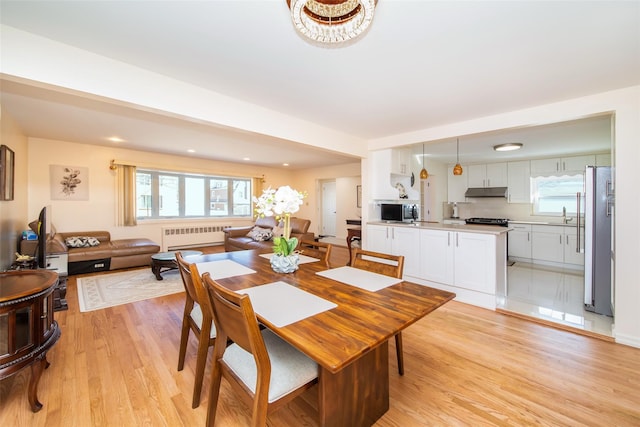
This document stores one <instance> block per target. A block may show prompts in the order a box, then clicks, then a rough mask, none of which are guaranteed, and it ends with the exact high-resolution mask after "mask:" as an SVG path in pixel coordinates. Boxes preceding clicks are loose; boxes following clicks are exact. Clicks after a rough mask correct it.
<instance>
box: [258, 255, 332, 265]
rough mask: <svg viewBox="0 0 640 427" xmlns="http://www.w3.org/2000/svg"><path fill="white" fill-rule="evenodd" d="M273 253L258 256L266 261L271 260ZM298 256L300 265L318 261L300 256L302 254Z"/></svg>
mask: <svg viewBox="0 0 640 427" xmlns="http://www.w3.org/2000/svg"><path fill="white" fill-rule="evenodd" d="M274 255H275V254H274V253H270V254H260V256H261V257H262V258H267V259H271V257H272V256H274ZM298 256H299V257H300V264H305V263H307V262H316V261H320V260H319V259H318V258H312V257H310V256H306V255H302V254H298Z"/></svg>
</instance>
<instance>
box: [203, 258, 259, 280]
mask: <svg viewBox="0 0 640 427" xmlns="http://www.w3.org/2000/svg"><path fill="white" fill-rule="evenodd" d="M196 265H197V266H198V272H199V273H200V274H204V273H207V272H208V273H210V274H211V278H212V279H213V280H218V279H224V278H225V277H233V276H242V275H243V274H251V273H255V272H256V271H255V270H252V269H250V268H249V267H245V266H244V265H242V264H240V263H237V262H235V261H232V260H230V259H221V260H218V261H207V262H198V263H196Z"/></svg>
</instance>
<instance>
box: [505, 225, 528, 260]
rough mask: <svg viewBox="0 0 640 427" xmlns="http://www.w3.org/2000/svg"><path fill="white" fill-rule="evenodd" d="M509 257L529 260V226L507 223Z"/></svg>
mask: <svg viewBox="0 0 640 427" xmlns="http://www.w3.org/2000/svg"><path fill="white" fill-rule="evenodd" d="M509 228H511V229H512V230H510V231H509V234H508V235H507V239H508V241H509V256H510V257H517V258H526V259H531V224H511V223H509Z"/></svg>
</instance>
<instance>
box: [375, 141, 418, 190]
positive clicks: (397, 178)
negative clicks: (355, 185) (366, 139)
mask: <svg viewBox="0 0 640 427" xmlns="http://www.w3.org/2000/svg"><path fill="white" fill-rule="evenodd" d="M410 161H411V151H410V150H407V149H386V150H378V151H374V152H372V153H371V174H370V183H371V198H372V199H373V200H397V199H399V198H400V194H401V192H405V193H406V195H407V198H408V199H410V200H414V201H415V200H418V199H419V198H420V194H419V193H418V192H417V191H416V190H415V189H413V188H412V186H411V168H410V165H411V163H410ZM403 171H404V172H403ZM400 172H403V173H400ZM401 189H402V191H401Z"/></svg>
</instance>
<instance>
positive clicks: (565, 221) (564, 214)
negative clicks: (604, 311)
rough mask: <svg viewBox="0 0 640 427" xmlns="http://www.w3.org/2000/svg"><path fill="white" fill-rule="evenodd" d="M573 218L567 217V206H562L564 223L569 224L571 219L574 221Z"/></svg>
mask: <svg viewBox="0 0 640 427" xmlns="http://www.w3.org/2000/svg"><path fill="white" fill-rule="evenodd" d="M572 220H573V218H567V208H566V207H564V206H563V207H562V223H563V224H568V223H569V221H572Z"/></svg>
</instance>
